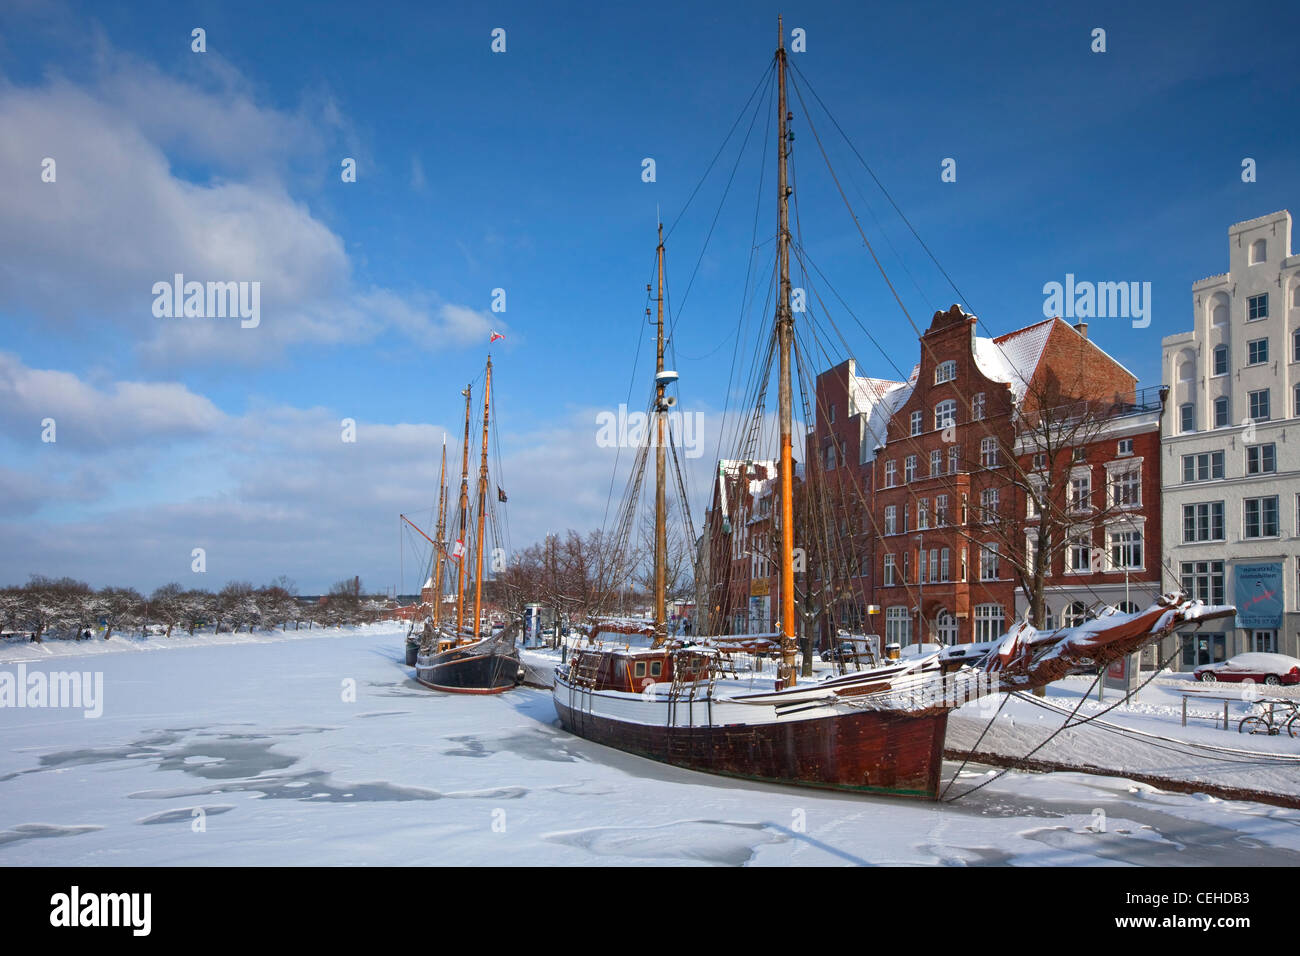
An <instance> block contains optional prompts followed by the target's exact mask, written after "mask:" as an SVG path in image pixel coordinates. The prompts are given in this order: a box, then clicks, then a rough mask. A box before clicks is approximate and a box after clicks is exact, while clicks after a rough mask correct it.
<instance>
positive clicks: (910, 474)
mask: <svg viewBox="0 0 1300 956" xmlns="http://www.w3.org/2000/svg"><path fill="white" fill-rule="evenodd" d="M903 480H904V481H916V456H915V455H908V456H907V458H906V459H904V461H903Z"/></svg>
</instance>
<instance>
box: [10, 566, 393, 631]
mask: <svg viewBox="0 0 1300 956" xmlns="http://www.w3.org/2000/svg"><path fill="white" fill-rule="evenodd" d="M385 613H386V606H385V602H384V600H383V599H382V598H374V597H367V596H366V595H364V594H363V593H362V589H361V582H360V581H359V580H357V579H356V578H350V579H347V580H344V581H340V582H338V583H337V584H335V585H334V586H333V587H332V588H331V589H330V593H329V594H328V595H327V596H326V597H325V598H324V599H323V600H321V601H318V602H310V603H308V602H303V601H300V600H299V599H298V597H297V588H296V586H295V585H294V583H293V582H292V581H291V580H289V579H288V578H287V577H284V576H281V577H279V578H277V579H276V580H275V581H273V582H271V583H270V584H268V585H265V586H263V587H254V586H253V585H252V584H250V583H248V582H246V581H231V582H230V583H229V584H227V585H226V586H225V587H223V588H222V589H221V590H219V591H216V592H212V591H207V590H204V589H186V588H183V587H182V586H181V585H179V584H175V583H172V584H165V585H163V586H162V587H160V588H158V589H156V590H155V591H153V592H152V593H151V594H149V595H144V594H141V593H140V592H138V591H136V590H135V589H134V588H121V587H104V588H100V589H98V590H96V589H94V588H92V587H90V585H88V584H86V583H85V582H84V581H77V580H74V579H73V578H47V577H41V576H33V577H32V578H31V580H30V581H28V582H27V583H26V584H24V585H21V586H16V587H7V588H3V589H0V632H4V633H6V634H23V635H29V636H30V637H31V639H32V640H36V641H41V640H43V639H45V638H46V637H81V636H84V635H86V634H88V633H94V632H95V631H96V630H97V629H99V628H101V627H102V628H103V636H104V638H105V639H108V638H110V637H112V636H113V635H114V634H125V633H130V632H137V631H138V632H140V633H142V634H146V633H149V631H150V630H151V629H153V630H154V631H155V632H158V631H161V633H163V634H164V635H166V636H168V637H170V636H171V635H172V632H173V631H174V630H176V629H180V630H182V631H184V632H185V633H187V634H193V633H194V632H195V631H196V630H211V631H212V632H213V633H216V632H219V631H236V632H237V631H240V630H248V631H250V632H251V631H252V630H253V629H254V628H263V629H271V628H284V629H287V628H288V627H290V625H292V627H293V628H294V629H295V630H297V629H299V628H301V627H302V626H303V625H304V624H305V625H306V626H307V627H308V628H310V627H312V626H313V625H316V626H321V627H337V626H342V625H353V624H361V623H366V622H368V621H374V620H377V619H379V618H380V617H383V616H384V614H385Z"/></svg>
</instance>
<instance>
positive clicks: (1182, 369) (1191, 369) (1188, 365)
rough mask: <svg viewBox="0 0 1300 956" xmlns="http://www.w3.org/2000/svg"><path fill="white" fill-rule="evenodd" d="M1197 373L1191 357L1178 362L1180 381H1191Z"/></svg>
mask: <svg viewBox="0 0 1300 956" xmlns="http://www.w3.org/2000/svg"><path fill="white" fill-rule="evenodd" d="M1195 374H1196V366H1195V365H1193V364H1192V362H1191V360H1190V359H1189V360H1187V361H1185V362H1179V363H1178V381H1180V382H1190V381H1191V380H1192V376H1194V375H1195Z"/></svg>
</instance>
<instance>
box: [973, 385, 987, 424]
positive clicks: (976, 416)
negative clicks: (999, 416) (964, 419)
mask: <svg viewBox="0 0 1300 956" xmlns="http://www.w3.org/2000/svg"><path fill="white" fill-rule="evenodd" d="M983 418H984V393H983V392H979V393H977V394H976V395H975V397H974V398H972V399H971V400H970V419H971V421H973V422H978V421H980V420H982V419H983Z"/></svg>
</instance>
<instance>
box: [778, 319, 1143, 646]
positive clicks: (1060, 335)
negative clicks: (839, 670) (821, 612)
mask: <svg viewBox="0 0 1300 956" xmlns="http://www.w3.org/2000/svg"><path fill="white" fill-rule="evenodd" d="M920 346H921V349H920V351H921V355H920V361H919V362H918V364H917V365H916V367H915V368H913V369H912V371H911V373H910V375H909V376H908V380H907V381H906V382H903V381H894V380H888V379H877V378H868V377H862V376H859V375H857V374H856V371H855V366H854V363H853V362H851V361H849V362H845V363H842V364H841V365H839V366H836V367H835V368H833V369H830V370H828V371H826V372H824V373H822V374H821V375H820V376H818V381H817V390H816V405H817V409H816V413H815V416H814V417H815V419H816V421H815V425H814V427H813V429H812V430H811V431H810V433H809V435H808V437H807V447H806V455H807V458H808V461H809V464H810V468H809V478H808V481H809V488H810V496H818V497H820V498H822V499H827V500H830V501H832V502H834V504H835V510H836V513H837V518H836V519H835V520H834V521H833V522H832V521H828V520H826V519H825V518H823V519H821V520H813V519H815V516H809V520H808V521H807V523H806V524H805V526H804V527H802V528H800V532H801V533H800V534H799V535H797V536H796V544H798V543H799V542H800V541H803V540H807V541H809V542H816V543H810V544H809V548H810V551H811V555H812V556H811V567H810V578H811V579H813V580H812V582H811V583H810V585H809V588H810V590H814V591H820V592H821V593H822V594H823V595H824V598H825V603H826V605H827V606H828V607H831V608H833V609H834V610H833V613H832V614H831V615H829V619H828V620H827V621H826V623H825V626H826V628H829V627H831V626H846V627H850V628H851V629H855V630H856V629H858V628H859V627H861V628H865V629H866V630H868V631H871V632H875V633H880V634H882V635H884V637H885V639H886V641H896V642H898V643H900V644H903V645H906V644H908V643H912V642H914V641H915V640H916V639H917V635H920V634H923V635H925V639H926V640H929V641H934V642H942V643H959V642H967V641H972V640H986V639H991V638H993V637H996V636H998V635H999V634H1001V633H1002V632H1003V631H1004V630H1005V628H1006V627H1007V626H1008V625H1009V624H1010V621H1011V616H1012V614H1016V613H1023V610H1024V609H1025V608H1026V607H1027V606H1028V605H1029V600H1028V593H1029V592H1032V590H1034V588H1033V582H1034V579H1035V574H1034V556H1035V554H1036V549H1035V548H1034V546H1033V545H1034V542H1035V540H1036V539H1037V534H1036V529H1038V528H1040V527H1042V528H1044V529H1045V533H1044V538H1045V539H1046V540H1047V541H1048V550H1047V552H1046V555H1047V558H1048V560H1047V562H1046V564H1045V565H1044V566H1043V571H1042V573H1041V574H1040V575H1038V577H1040V578H1041V579H1042V582H1043V584H1044V585H1045V588H1044V590H1045V592H1047V593H1046V594H1045V596H1046V598H1047V600H1046V601H1045V603H1044V607H1043V611H1044V615H1045V620H1044V621H1043V622H1042V623H1044V624H1047V623H1052V622H1058V621H1059V620H1060V619H1061V618H1062V617H1063V616H1068V617H1070V618H1071V619H1073V618H1074V617H1077V616H1079V615H1084V616H1086V615H1087V614H1088V613H1089V612H1091V611H1092V610H1093V609H1094V608H1095V607H1097V606H1098V605H1100V604H1102V603H1116V604H1118V603H1121V601H1120V600H1119V599H1118V596H1119V595H1120V594H1121V593H1125V592H1127V594H1128V595H1129V597H1130V598H1131V597H1132V595H1133V593H1134V588H1135V586H1136V587H1138V588H1139V589H1145V590H1142V591H1141V593H1142V594H1143V598H1142V600H1145V596H1146V594H1147V592H1149V591H1154V590H1155V589H1158V587H1159V566H1158V561H1157V560H1147V557H1148V550H1149V549H1148V548H1147V547H1146V542H1147V541H1148V540H1150V541H1152V542H1155V545H1154V548H1153V549H1151V550H1150V554H1151V555H1152V556H1153V558H1154V557H1155V556H1158V554H1159V545H1158V542H1159V541H1160V528H1159V521H1160V504H1159V474H1158V467H1157V465H1156V463H1157V462H1158V454H1157V452H1158V442H1159V416H1160V411H1159V404H1158V402H1156V401H1155V400H1154V399H1153V400H1151V401H1146V400H1144V399H1145V397H1146V396H1140V395H1139V394H1138V393H1137V391H1136V379H1135V377H1134V376H1133V375H1132V374H1131V373H1130V372H1128V371H1127V370H1126V369H1124V368H1123V366H1121V365H1120V364H1119V363H1118V362H1116V361H1115V360H1114V359H1113V358H1111V357H1110V356H1109V355H1107V354H1106V353H1105V352H1104V351H1103V350H1102V349H1100V348H1098V347H1097V346H1096V345H1095V344H1094V343H1093V342H1091V341H1090V340H1089V339H1088V337H1087V327H1086V326H1082V325H1081V326H1079V327H1074V326H1071V325H1069V324H1068V323H1066V322H1063V321H1062V320H1060V319H1047V320H1045V321H1042V322H1039V323H1036V324H1034V325H1031V326H1028V327H1026V328H1023V329H1019V330H1017V331H1015V332H1011V333H1008V334H1007V335H1003V336H1000V337H998V338H995V339H994V338H985V337H982V336H979V335H977V333H976V320H975V317H974V316H971V315H969V314H967V313H965V312H963V311H962V310H961V308H960V307H958V306H953V307H952V308H951V309H949V310H948V311H947V312H937V313H935V315H934V317H933V320H932V322H931V324H930V327H929V329H927V330H926V332H925V333H924V334H923V336H922V338H921V342H920ZM1085 471H1086V472H1087V475H1086V480H1085ZM1094 483H1095V484H1094ZM1094 487H1095V488H1096V492H1095V493H1094V491H1093V489H1094ZM1071 496H1073V497H1071ZM1116 496H1118V497H1116ZM1031 503H1032V504H1034V506H1035V507H1034V508H1032V509H1031V507H1030V505H1031ZM1047 532H1051V533H1050V534H1048V533H1047ZM1085 537H1086V539H1087V541H1086V543H1085V540H1084V539H1085ZM1072 547H1073V548H1074V551H1073V552H1072V551H1071V548H1072ZM1112 558H1114V559H1116V560H1112ZM1079 560H1083V565H1082V566H1080V565H1078V564H1077V562H1078V561H1079ZM1062 593H1064V595H1065V597H1067V598H1068V600H1065V601H1064V603H1062V596H1061V595H1062ZM1135 600H1137V599H1135ZM1080 605H1082V609H1081V608H1080ZM873 609H878V615H879V616H878V617H877V616H875V615H872V614H869V613H866V612H869V611H871V610H873ZM824 636H825V634H823V637H824Z"/></svg>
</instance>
